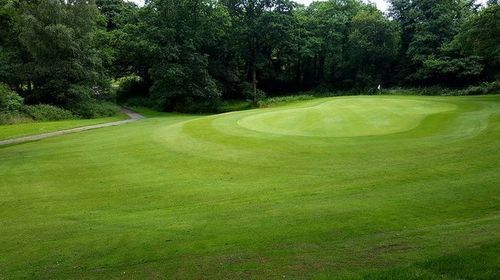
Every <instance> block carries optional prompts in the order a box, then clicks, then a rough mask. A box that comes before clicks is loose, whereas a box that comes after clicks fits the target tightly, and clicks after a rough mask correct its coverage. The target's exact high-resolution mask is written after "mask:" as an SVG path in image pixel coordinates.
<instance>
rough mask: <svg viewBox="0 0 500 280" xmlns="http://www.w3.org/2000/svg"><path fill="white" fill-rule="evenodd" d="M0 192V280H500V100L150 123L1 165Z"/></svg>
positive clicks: (349, 101) (409, 100)
mask: <svg viewBox="0 0 500 280" xmlns="http://www.w3.org/2000/svg"><path fill="white" fill-rule="evenodd" d="M387 99H391V100H392V101H394V102H396V103H397V106H395V108H397V109H395V111H397V112H398V113H397V114H395V113H394V112H391V111H389V112H387V110H386V109H387V106H386V104H387ZM331 100H335V102H337V101H338V100H340V101H341V102H340V105H339V106H337V107H336V106H331V105H332V104H326V105H325V102H328V101H331ZM358 101H359V102H358ZM367 102H368V103H370V106H372V109H370V110H371V111H372V112H371V113H370V114H369V116H370V118H367V119H366V121H365V122H363V121H362V120H361V119H360V118H362V117H363V116H362V115H359V114H356V113H355V112H356V111H357V110H367V108H366V105H367ZM426 102H427V103H426ZM434 102H438V103H434ZM422 103H426V105H429V106H421V105H422ZM334 104H335V103H334ZM356 104H360V105H363V106H360V107H357V106H356ZM311 106H321V107H312V108H313V110H312V111H308V112H307V110H306V109H304V108H308V107H311ZM322 107H328V108H329V109H325V110H321V108H322ZM377 107H380V108H381V110H380V111H379V112H378V113H377V109H376V108H377ZM300 108H302V109H300ZM318 108H319V109H318ZM405 108H406V109H405ZM415 108H419V109H418V110H416V109H415ZM436 108H438V109H439V110H435V109H436ZM323 109H324V108H323ZM296 110H306V112H305V113H304V114H302V116H303V117H305V118H311V119H314V120H320V121H322V124H321V125H318V124H317V122H315V125H316V126H317V127H314V128H313V129H310V128H309V127H308V121H307V120H303V119H293V117H294V116H295V114H296V113H297V111H296ZM349 110H352V112H351V113H350V112H349ZM389 110H390V108H389ZM280 111H282V112H283V114H288V115H289V117H290V119H293V122H295V123H297V126H296V127H293V126H291V124H290V123H289V122H287V121H286V119H287V118H282V117H281V116H279V114H277V113H276V112H280ZM315 111H318V114H319V113H321V114H325V117H326V118H328V117H330V116H331V117H332V118H336V122H328V121H324V120H322V119H321V118H318V116H317V115H315V114H314V113H313V112H315ZM328 111H330V115H329V114H327V112H328ZM301 112H302V111H301ZM338 112H342V114H341V115H342V118H340V117H337V116H338V115H337V113H338ZM405 112H408V113H405ZM302 113H303V112H302ZM419 113H420V114H419ZM429 113H433V114H430V115H428V114H429ZM262 114H263V115H262ZM269 114H272V115H271V116H270V117H269ZM333 116H336V117H333ZM268 117H269V118H268ZM248 118H257V121H262V118H264V119H267V121H269V122H272V123H271V124H270V123H269V122H266V121H262V124H261V125H260V126H256V127H251V129H249V127H248V125H250V124H249V122H248ZM374 118H375V119H376V118H380V120H383V121H382V122H383V123H384V125H382V126H381V127H380V128H379V130H374V128H373V127H372V126H370V125H369V124H367V123H366V122H369V121H371V120H373V119H374ZM351 120H352V123H353V124H356V127H358V128H359V129H355V128H356V127H351V128H349V133H350V135H351V136H348V135H346V134H345V132H344V135H343V136H344V137H332V136H333V135H334V134H335V132H336V131H337V127H338V126H346V125H347V124H346V123H345V121H351ZM398 120H399V121H398ZM415 122H416V123H415ZM271 125H274V126H275V127H276V131H275V132H276V133H271V131H269V129H270V126H271ZM318 126H319V127H318ZM395 127H396V128H395ZM384 129H385V130H386V131H387V132H388V133H389V132H390V133H391V134H387V135H383V134H382V135H376V136H367V134H372V133H374V131H376V133H375V134H381V132H380V130H384ZM323 131H327V135H328V137H322V136H325V135H323V134H322V133H324V132H323ZM297 134H307V135H308V136H303V135H297ZM318 135H319V136H318ZM0 178H2V180H1V181H0V193H1V194H2V195H1V196H0V217H1V219H0V249H1V252H2V253H1V254H0V278H17V277H34V278H51V279H67V278H86V279H91V278H95V279H109V278H153V279H154V278H169V279H172V278H196V279H200V278H208V279H221V278H235V279H241V278H258V279H278V278H279V279H283V278H284V277H286V278H289V279H290V278H292V279H297V278H306V279H309V278H317V279H332V278H341V279H351V278H353V279H359V278H366V279H386V278H390V277H392V278H393V279H402V278H403V279H404V278H414V279H456V278H462V279H495V278H497V277H498V274H499V266H498V263H500V262H499V253H498V252H499V247H500V245H499V244H500V233H499V232H500V223H499V222H500V217H499V210H500V203H499V195H500V187H499V186H500V96H489V97H356V98H350V97H349V98H336V99H320V100H311V101H305V102H301V103H294V104H291V105H288V106H284V107H279V108H272V109H261V110H252V111H245V112H236V113H229V114H222V115H216V116H208V117H196V116H183V115H166V116H165V117H161V116H158V117H156V118H150V119H146V120H142V121H140V122H137V123H133V124H127V125H124V126H120V127H112V128H106V129H101V130H96V131H89V132H85V133H78V134H72V135H66V136H63V137H57V138H51V139H46V140H43V141H39V142H36V143H27V144H22V145H16V146H10V147H3V148H0ZM167 276H168V277H167Z"/></svg>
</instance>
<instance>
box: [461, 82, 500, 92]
mask: <svg viewBox="0 0 500 280" xmlns="http://www.w3.org/2000/svg"><path fill="white" fill-rule="evenodd" d="M460 93H461V94H460V95H484V94H497V93H500V81H494V82H490V83H482V84H480V85H478V86H470V87H468V88H466V89H464V90H461V92H460Z"/></svg>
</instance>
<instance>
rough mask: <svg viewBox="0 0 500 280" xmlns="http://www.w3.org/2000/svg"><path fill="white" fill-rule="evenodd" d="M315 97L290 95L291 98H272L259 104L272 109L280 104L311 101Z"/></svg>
mask: <svg viewBox="0 0 500 280" xmlns="http://www.w3.org/2000/svg"><path fill="white" fill-rule="evenodd" d="M314 98H315V97H314V96H312V95H290V96H279V97H271V98H266V99H264V100H261V101H259V102H258V105H259V107H261V108H262V107H271V106H275V105H279V104H284V103H290V102H296V101H303V100H311V99H314Z"/></svg>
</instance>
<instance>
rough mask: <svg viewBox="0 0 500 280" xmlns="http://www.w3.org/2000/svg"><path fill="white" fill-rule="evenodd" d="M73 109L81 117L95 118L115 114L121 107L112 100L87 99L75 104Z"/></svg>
mask: <svg viewBox="0 0 500 280" xmlns="http://www.w3.org/2000/svg"><path fill="white" fill-rule="evenodd" d="M71 111H72V112H73V113H74V114H75V115H77V116H79V117H81V118H84V119H95V118H101V117H111V116H114V115H116V114H117V113H118V112H119V111H120V108H119V107H118V106H116V105H115V104H113V103H110V102H98V101H96V100H87V101H84V102H80V103H78V104H76V105H75V106H73V107H72V108H71Z"/></svg>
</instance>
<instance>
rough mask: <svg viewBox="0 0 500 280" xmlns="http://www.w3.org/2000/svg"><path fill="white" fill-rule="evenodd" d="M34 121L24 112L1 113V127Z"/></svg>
mask: <svg viewBox="0 0 500 280" xmlns="http://www.w3.org/2000/svg"><path fill="white" fill-rule="evenodd" d="M32 121H33V119H32V118H31V117H30V116H28V115H26V114H25V113H23V112H18V111H12V112H0V125H1V124H16V123H27V122H32Z"/></svg>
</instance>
